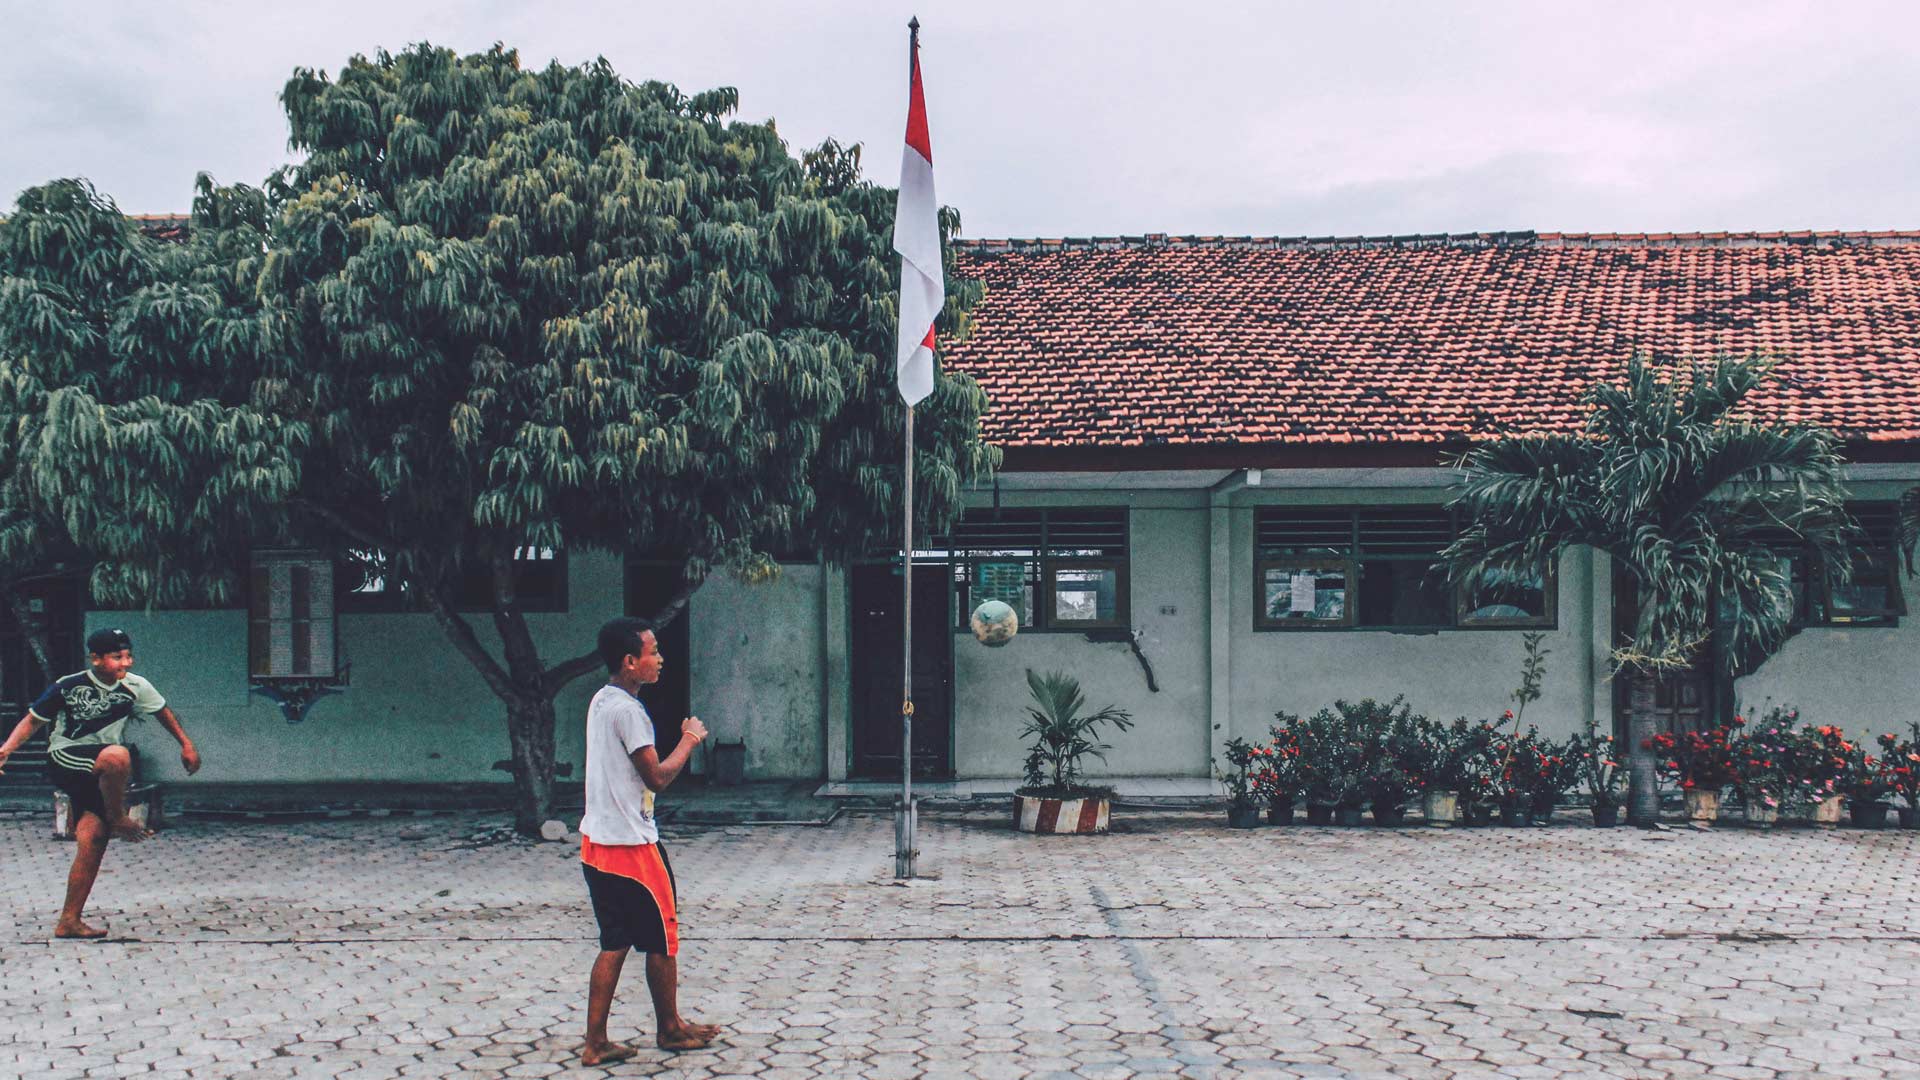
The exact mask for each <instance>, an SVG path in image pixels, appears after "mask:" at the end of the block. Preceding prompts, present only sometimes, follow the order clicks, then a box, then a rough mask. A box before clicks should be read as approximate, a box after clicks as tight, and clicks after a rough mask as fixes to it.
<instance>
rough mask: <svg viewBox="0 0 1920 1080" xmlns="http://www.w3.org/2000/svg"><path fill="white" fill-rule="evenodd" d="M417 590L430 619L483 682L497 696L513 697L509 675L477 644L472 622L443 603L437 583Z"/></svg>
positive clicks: (503, 697)
mask: <svg viewBox="0 0 1920 1080" xmlns="http://www.w3.org/2000/svg"><path fill="white" fill-rule="evenodd" d="M418 591H419V594H420V596H421V597H422V598H423V599H425V600H426V602H427V610H429V611H431V612H432V613H433V618H434V621H435V622H437V623H439V624H440V629H442V630H445V631H446V632H447V637H448V638H450V639H451V640H452V641H453V647H454V648H456V649H458V650H460V655H462V656H464V657H466V658H467V660H468V662H470V663H471V664H473V666H474V669H475V670H476V671H478V672H480V677H481V678H482V679H485V680H486V681H487V686H488V687H489V688H490V689H492V690H493V692H494V693H495V694H497V695H499V697H500V700H502V701H512V700H513V699H514V698H515V697H517V696H518V695H517V694H516V693H515V692H514V685H513V678H512V677H511V676H509V675H508V674H507V671H506V669H505V668H503V667H501V666H500V661H498V660H495V659H494V658H493V655H492V654H491V653H489V652H487V647H486V646H485V645H482V644H480V638H479V636H478V635H476V634H475V633H474V632H473V625H472V624H471V623H469V622H467V620H465V619H463V618H461V617H460V614H459V613H458V612H456V611H454V610H453V608H452V607H450V606H449V605H448V604H447V599H446V597H444V596H442V595H441V594H440V588H439V586H437V585H435V586H426V585H421V586H420V587H419V590H418Z"/></svg>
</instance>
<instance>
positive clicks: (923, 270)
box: [893, 27, 947, 407]
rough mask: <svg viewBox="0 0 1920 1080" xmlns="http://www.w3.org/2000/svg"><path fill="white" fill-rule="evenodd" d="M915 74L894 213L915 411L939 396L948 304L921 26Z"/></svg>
mask: <svg viewBox="0 0 1920 1080" xmlns="http://www.w3.org/2000/svg"><path fill="white" fill-rule="evenodd" d="M907 54H908V56H909V57H910V66H911V67H912V75H911V76H910V78H909V89H908V96H907V147H906V150H905V152H904V153H902V154H901V155H900V205H899V207H898V208H897V209H896V210H895V211H894V215H893V250H895V251H897V252H899V253H900V350H899V355H898V357H896V359H895V364H896V366H898V368H899V370H900V397H901V398H902V399H903V400H905V401H906V403H907V405H908V406H909V407H911V406H913V405H916V404H918V403H919V401H920V399H921V398H924V397H926V396H927V395H928V394H931V393H932V392H933V320H934V318H935V316H937V315H939V314H940V308H941V306H942V305H943V304H945V303H946V299H947V286H946V278H945V276H944V274H943V273H942V271H941V267H940V204H939V203H938V202H936V201H935V200H934V197H933V140H932V139H931V138H929V137H928V135H927V101H926V97H925V96H924V95H923V94H922V93H921V90H920V40H919V32H918V28H917V27H916V29H915V32H914V35H913V38H912V44H911V45H910V46H909V48H908V50H907Z"/></svg>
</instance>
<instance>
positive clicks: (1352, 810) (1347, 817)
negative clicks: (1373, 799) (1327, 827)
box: [1333, 806, 1367, 829]
mask: <svg viewBox="0 0 1920 1080" xmlns="http://www.w3.org/2000/svg"><path fill="white" fill-rule="evenodd" d="M1333 821H1334V824H1336V825H1339V826H1341V827H1343V828H1348V829H1355V828H1359V827H1360V826H1361V825H1364V824H1366V822H1367V812H1366V810H1365V809H1364V808H1362V807H1358V806H1342V807H1338V808H1336V809H1335V810H1334V812H1333Z"/></svg>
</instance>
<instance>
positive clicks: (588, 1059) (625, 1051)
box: [580, 1042, 639, 1065]
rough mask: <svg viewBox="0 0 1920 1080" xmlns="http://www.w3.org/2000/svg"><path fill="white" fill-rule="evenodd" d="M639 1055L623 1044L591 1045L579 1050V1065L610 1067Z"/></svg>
mask: <svg viewBox="0 0 1920 1080" xmlns="http://www.w3.org/2000/svg"><path fill="white" fill-rule="evenodd" d="M637 1053H639V1051H638V1050H635V1049H634V1048H633V1047H631V1046H628V1045H626V1044H625V1043H617V1042H608V1043H601V1044H600V1045H598V1046H595V1045H594V1044H592V1043H588V1044H587V1045H585V1046H583V1047H581V1048H580V1064H582V1065H611V1064H613V1063H614V1062H616V1061H625V1060H627V1059H628V1058H630V1057H632V1056H633V1055H635V1054H637Z"/></svg>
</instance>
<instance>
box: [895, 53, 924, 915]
mask: <svg viewBox="0 0 1920 1080" xmlns="http://www.w3.org/2000/svg"><path fill="white" fill-rule="evenodd" d="M919 63H920V19H919V17H918V16H915V17H913V18H911V19H909V20H908V21H907V72H908V79H909V85H910V87H911V85H912V84H913V83H915V82H916V81H917V75H918V70H919ZM909 112H911V106H910V107H909ZM909 125H911V119H909ZM905 272H906V271H905V268H904V267H902V270H901V274H902V276H903V277H904V276H905ZM902 314H903V315H904V314H905V312H904V311H902ZM906 405H907V421H906V436H905V439H904V440H903V441H904V443H905V448H904V451H903V453H902V462H901V468H900V475H901V485H900V487H901V490H902V491H903V492H904V493H905V495H904V500H903V501H904V503H905V506H904V508H903V510H902V518H901V526H900V619H901V624H902V626H901V633H900V639H901V658H900V807H899V809H898V810H897V811H896V812H895V814H894V821H893V876H894V877H895V878H899V879H902V880H906V879H910V878H912V877H913V861H914V856H915V855H917V854H918V852H917V851H915V850H914V848H915V845H916V838H915V836H914V833H915V832H916V831H917V830H916V829H915V825H916V824H918V823H917V821H916V820H915V819H916V818H917V817H918V814H917V813H916V807H915V806H914V805H913V402H911V401H908V402H907V403H906Z"/></svg>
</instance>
